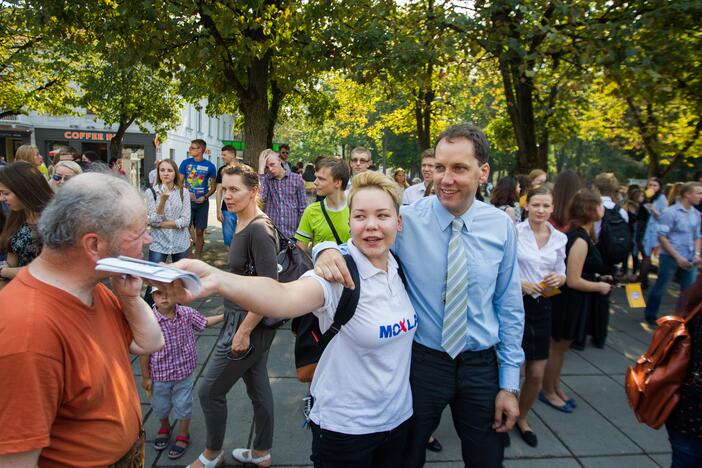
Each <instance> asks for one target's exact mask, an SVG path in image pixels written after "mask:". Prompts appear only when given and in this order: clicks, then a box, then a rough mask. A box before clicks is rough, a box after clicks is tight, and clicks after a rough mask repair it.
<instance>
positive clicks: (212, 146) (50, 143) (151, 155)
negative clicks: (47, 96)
mask: <svg viewBox="0 0 702 468" xmlns="http://www.w3.org/2000/svg"><path fill="white" fill-rule="evenodd" d="M206 105H207V102H206V101H203V102H201V109H200V110H198V109H197V108H195V106H193V105H191V104H186V105H184V106H183V109H182V110H181V120H180V124H179V125H178V127H176V128H175V129H173V130H172V131H170V132H168V134H167V136H166V138H165V140H163V141H161V140H159V139H158V138H156V134H155V133H144V132H142V131H141V130H140V129H139V127H137V126H136V125H132V126H130V127H129V128H128V129H127V132H126V133H125V135H124V140H123V154H124V153H125V152H128V153H133V154H134V156H132V158H134V157H137V158H138V159H139V160H140V163H139V166H140V177H144V176H145V174H148V173H149V171H150V170H151V169H152V168H153V167H154V162H155V160H156V159H174V160H175V161H176V162H177V163H178V164H180V162H181V161H182V160H184V159H185V158H187V157H188V148H189V147H190V142H191V141H192V140H194V139H198V138H199V139H202V140H205V142H206V143H207V154H206V155H205V157H206V158H208V159H210V160H211V161H212V162H213V163H214V164H215V165H219V163H220V150H221V148H222V140H231V138H232V126H233V121H234V119H233V117H232V116H231V115H223V116H218V117H211V116H208V115H207V114H206V113H205V111H204V109H205V106H206ZM115 131H117V126H116V125H112V126H110V125H106V124H105V123H104V122H102V121H100V120H98V119H96V118H95V116H94V115H92V114H85V115H80V116H68V115H61V116H52V115H43V114H37V113H34V112H32V113H30V114H29V115H16V116H9V117H5V118H3V119H0V154H2V155H4V156H5V157H6V160H7V161H8V162H11V161H12V160H13V159H14V152H15V150H16V149H17V148H18V147H19V146H20V145H23V144H33V145H36V146H37V147H38V148H39V151H40V152H41V154H42V156H44V159H45V162H46V164H47V165H48V164H50V158H49V154H50V153H51V152H52V151H54V150H56V149H58V148H59V147H61V146H72V147H74V148H76V149H77V150H78V151H79V152H81V153H84V152H85V151H94V152H95V153H97V154H98V156H99V157H100V159H101V160H102V161H104V162H109V161H108V157H109V156H108V155H109V146H110V140H111V138H112V136H113V135H114V132H115Z"/></svg>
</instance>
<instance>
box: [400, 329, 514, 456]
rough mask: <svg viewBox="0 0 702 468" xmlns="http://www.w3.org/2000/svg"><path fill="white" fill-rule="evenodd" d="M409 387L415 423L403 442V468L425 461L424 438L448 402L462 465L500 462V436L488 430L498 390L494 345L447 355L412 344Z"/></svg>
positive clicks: (501, 438) (502, 444)
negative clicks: (459, 445)
mask: <svg viewBox="0 0 702 468" xmlns="http://www.w3.org/2000/svg"><path fill="white" fill-rule="evenodd" d="M410 385H411V386H412V399H413V402H414V404H413V407H414V416H413V421H414V423H413V424H412V428H411V429H410V436H409V438H408V440H407V452H406V453H407V455H406V458H405V463H404V466H405V467H407V468H413V467H421V466H423V465H424V461H425V457H426V445H427V441H428V440H429V436H431V435H432V434H433V433H434V431H435V430H436V428H437V426H438V425H439V422H440V420H441V413H442V411H443V410H444V408H445V407H446V405H450V406H451V416H452V417H453V425H454V427H455V428H456V432H457V433H458V437H459V438H460V439H461V452H462V455H463V462H464V463H465V466H466V467H476V468H478V467H479V468H490V467H495V468H500V467H501V466H502V458H503V456H504V437H505V436H504V434H498V433H497V432H495V431H494V430H493V429H492V424H493V422H494V417H495V397H496V396H497V392H498V391H499V382H498V372H497V356H496V355H495V350H494V349H488V350H484V351H475V352H472V351H464V352H463V353H461V354H459V355H458V356H457V357H456V359H452V358H451V357H450V356H449V355H448V354H446V353H444V352H441V351H436V350H433V349H430V348H427V347H426V346H422V345H420V344H418V343H414V344H413V346H412V367H411V371H410Z"/></svg>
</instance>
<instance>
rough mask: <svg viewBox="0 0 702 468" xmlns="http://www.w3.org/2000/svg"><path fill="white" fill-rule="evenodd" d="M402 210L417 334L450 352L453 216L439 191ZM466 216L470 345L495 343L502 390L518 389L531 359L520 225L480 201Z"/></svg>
mask: <svg viewBox="0 0 702 468" xmlns="http://www.w3.org/2000/svg"><path fill="white" fill-rule="evenodd" d="M400 213H401V214H402V219H403V229H402V231H400V232H399V233H398V235H397V239H396V240H395V246H394V247H393V249H392V251H393V253H395V254H396V255H397V256H398V258H399V260H400V261H401V262H402V266H403V268H404V271H405V275H406V277H407V293H408V294H409V297H410V300H411V302H412V306H413V307H414V310H415V312H416V314H417V317H418V319H419V323H418V326H417V333H416V334H415V337H414V339H415V341H416V342H417V343H419V344H421V345H424V346H426V347H428V348H432V349H436V350H440V351H443V348H442V347H441V330H442V326H443V317H444V296H445V292H446V291H445V288H446V264H447V260H446V256H447V253H448V243H449V240H450V238H451V228H450V226H451V222H452V221H453V219H454V216H453V215H452V214H451V213H449V212H448V211H447V210H446V208H444V207H443V206H442V205H441V203H440V202H439V200H438V198H437V197H436V196H430V197H425V198H422V199H421V200H419V201H417V202H415V203H414V204H412V205H409V206H403V207H402V208H401V209H400ZM461 218H462V219H463V221H464V223H465V226H464V228H463V230H462V239H463V242H464V247H465V251H466V255H467V256H468V259H467V261H468V284H467V285H466V287H467V290H468V308H467V310H466V320H467V321H468V332H467V336H466V339H465V346H464V350H465V351H480V350H484V349H488V348H491V347H493V346H495V347H496V349H497V357H498V360H499V384H500V388H509V389H518V388H519V367H520V366H521V364H522V362H523V361H524V351H523V350H522V336H523V333H524V304H523V301H522V291H521V286H520V280H519V268H518V266H517V239H516V235H515V231H514V224H513V223H512V220H511V219H510V218H509V217H508V216H507V215H506V214H505V213H504V212H502V211H500V210H498V209H497V208H494V207H493V206H492V205H488V204H486V203H483V202H481V201H478V200H475V201H474V202H473V205H472V206H471V207H470V209H469V210H468V211H466V212H465V213H464V214H463V215H462V216H461ZM335 247H337V246H336V244H334V243H333V242H329V243H327V242H323V243H321V244H319V245H318V246H316V247H315V249H314V252H315V254H316V253H318V252H321V251H322V250H324V249H325V248H335Z"/></svg>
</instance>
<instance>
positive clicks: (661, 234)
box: [646, 182, 702, 325]
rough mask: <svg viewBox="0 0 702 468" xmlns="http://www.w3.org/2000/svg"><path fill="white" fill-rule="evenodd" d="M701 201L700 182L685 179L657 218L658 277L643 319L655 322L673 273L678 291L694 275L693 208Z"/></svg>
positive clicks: (696, 215)
mask: <svg viewBox="0 0 702 468" xmlns="http://www.w3.org/2000/svg"><path fill="white" fill-rule="evenodd" d="M700 201H702V184H700V183H699V182H689V183H687V184H685V185H683V186H682V188H681V189H680V199H679V201H678V202H677V203H675V204H674V205H671V206H669V207H668V208H666V209H665V210H664V211H663V214H661V217H660V219H659V220H658V241H659V242H660V244H661V254H660V257H659V260H658V278H657V279H656V284H655V285H653V289H651V294H649V296H648V303H647V304H646V321H647V322H648V323H649V324H650V325H655V323H656V318H657V316H658V308H659V307H660V305H661V298H662V297H663V292H664V291H665V288H666V287H667V286H668V283H670V280H671V279H673V278H674V277H675V276H676V275H677V276H678V278H679V279H680V291H681V292H682V291H684V290H686V289H687V288H689V287H690V285H691V284H692V283H693V282H694V281H695V277H696V276H697V268H696V266H697V265H699V263H700V261H701V259H700V212H699V211H697V210H696V209H695V205H698V204H699V203H700Z"/></svg>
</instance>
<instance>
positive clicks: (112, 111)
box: [78, 60, 182, 158]
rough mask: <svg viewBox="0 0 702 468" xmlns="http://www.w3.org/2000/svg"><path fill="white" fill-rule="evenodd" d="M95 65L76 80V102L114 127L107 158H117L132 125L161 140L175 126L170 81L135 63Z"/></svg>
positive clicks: (176, 109) (177, 103)
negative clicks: (126, 64) (78, 91)
mask: <svg viewBox="0 0 702 468" xmlns="http://www.w3.org/2000/svg"><path fill="white" fill-rule="evenodd" d="M95 62H96V63H94V64H93V63H91V64H90V66H87V67H86V68H85V69H83V70H82V72H81V74H80V75H79V77H78V81H79V85H80V93H81V96H80V101H79V102H80V104H81V105H82V106H83V107H85V108H86V109H87V110H88V111H89V112H91V113H93V114H95V115H96V117H97V118H99V119H101V120H103V121H104V122H105V123H106V124H108V125H117V126H118V127H117V130H116V132H115V134H114V137H113V138H112V141H111V144H110V157H111V158H119V157H121V153H122V141H123V139H124V134H125V133H126V131H127V129H128V128H129V127H130V126H131V125H132V124H136V125H137V126H138V127H139V129H140V130H141V131H143V132H145V133H151V132H152V131H153V132H154V133H156V134H158V135H159V136H160V137H161V138H164V137H165V134H166V132H167V131H168V130H170V129H172V128H174V127H175V126H176V125H177V124H178V121H179V119H180V109H181V105H182V98H180V97H179V96H178V95H177V94H176V91H177V87H176V82H175V81H174V80H173V79H171V78H169V77H168V76H167V75H166V76H165V77H164V76H162V75H161V74H160V73H159V70H158V69H153V68H150V67H148V66H146V65H142V64H138V63H137V64H135V65H131V66H128V67H124V68H122V67H119V66H116V65H115V63H113V62H110V61H100V60H96V61H95Z"/></svg>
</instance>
